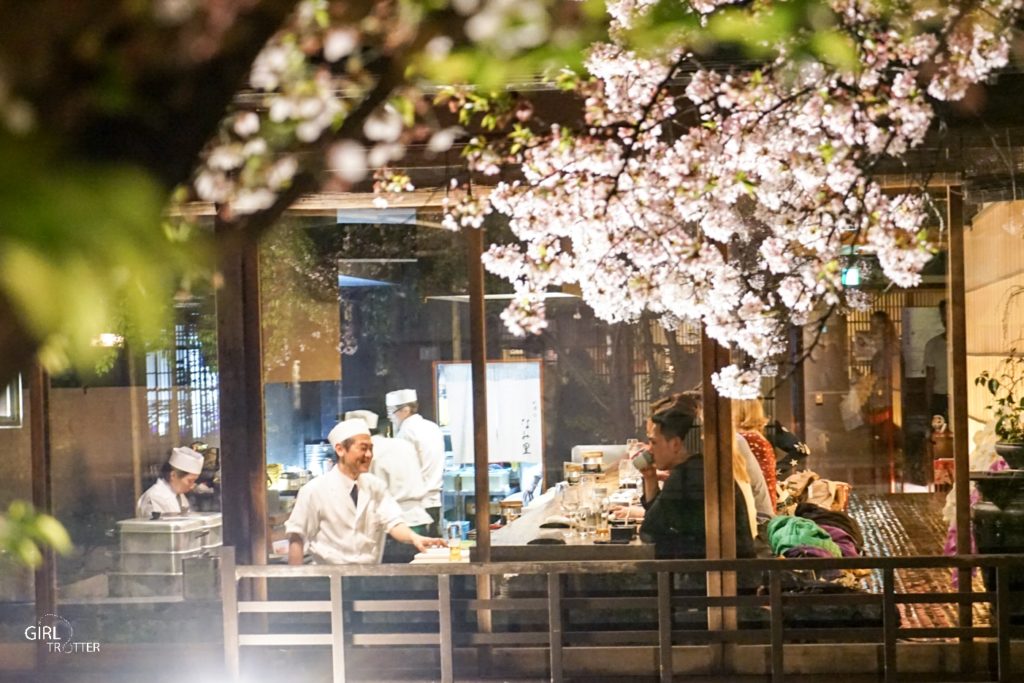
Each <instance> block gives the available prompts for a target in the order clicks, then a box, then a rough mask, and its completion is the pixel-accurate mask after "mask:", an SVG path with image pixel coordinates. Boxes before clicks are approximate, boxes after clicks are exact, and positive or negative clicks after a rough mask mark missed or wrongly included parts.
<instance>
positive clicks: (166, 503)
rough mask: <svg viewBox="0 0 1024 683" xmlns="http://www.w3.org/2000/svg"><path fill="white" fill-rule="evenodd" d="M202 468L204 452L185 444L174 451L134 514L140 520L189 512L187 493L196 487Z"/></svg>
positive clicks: (142, 497)
mask: <svg viewBox="0 0 1024 683" xmlns="http://www.w3.org/2000/svg"><path fill="white" fill-rule="evenodd" d="M202 471H203V456H202V455H200V454H199V453H197V452H196V451H194V450H192V449H191V448H187V447H185V446H181V447H179V448H175V449H174V450H172V451H171V457H170V458H168V459H167V462H165V463H164V466H163V468H162V469H161V470H160V476H159V478H158V479H157V480H156V483H155V484H153V485H152V486H150V487H149V488H148V489H146V491H145V493H143V494H142V495H141V496H140V497H139V501H138V503H136V504H135V516H136V517H138V518H139V519H154V518H155V517H154V516H156V517H159V516H170V515H181V514H185V513H186V512H188V511H189V504H188V498H186V497H185V494H186V493H188V492H189V491H191V490H192V489H193V488H195V485H196V479H198V478H199V474H200V472H202Z"/></svg>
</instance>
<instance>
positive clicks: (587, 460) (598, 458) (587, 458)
mask: <svg viewBox="0 0 1024 683" xmlns="http://www.w3.org/2000/svg"><path fill="white" fill-rule="evenodd" d="M582 458H583V471H584V472H589V473H594V474H596V473H598V472H600V471H601V465H602V461H603V459H604V455H603V454H602V453H601V451H586V452H584V453H583V455H582Z"/></svg>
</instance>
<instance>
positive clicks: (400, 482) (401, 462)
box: [345, 410, 431, 562]
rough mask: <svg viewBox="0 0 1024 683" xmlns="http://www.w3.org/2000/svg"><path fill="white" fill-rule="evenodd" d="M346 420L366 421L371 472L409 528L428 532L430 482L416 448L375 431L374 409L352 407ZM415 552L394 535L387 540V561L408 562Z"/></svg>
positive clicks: (376, 421)
mask: <svg viewBox="0 0 1024 683" xmlns="http://www.w3.org/2000/svg"><path fill="white" fill-rule="evenodd" d="M345 419H346V420H353V419H361V420H363V421H364V422H366V426H367V427H369V428H370V432H371V433H373V436H372V437H371V438H372V440H373V460H372V461H371V462H370V473H371V474H374V475H376V476H378V477H380V478H381V480H382V481H383V482H384V483H385V485H387V487H388V493H390V494H391V496H392V497H393V498H394V499H395V500H396V501H397V502H398V506H399V507H400V508H402V520H403V521H404V522H405V523H406V524H408V525H409V528H410V529H412V530H413V531H415V532H416V533H418V534H427V533H429V532H428V527H429V525H430V524H431V518H430V515H428V514H427V511H426V510H425V509H424V508H423V496H424V495H425V494H426V492H427V485H426V484H425V483H423V473H422V472H421V471H420V459H419V456H418V455H416V448H415V447H414V446H413V445H412V444H411V443H410V442H408V441H406V440H405V439H392V438H389V437H386V436H382V435H380V434H377V433H375V432H376V430H377V424H378V422H379V421H380V418H379V417H378V416H377V413H375V412H373V411H371V410H351V411H349V412H347V413H345ZM414 553H415V550H414V549H413V547H412V546H409V545H406V544H404V543H399V542H398V541H396V540H395V539H393V538H387V539H385V540H384V562H408V561H410V560H411V559H412V556H413V554H414Z"/></svg>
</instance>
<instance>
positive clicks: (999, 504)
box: [971, 469, 1024, 623]
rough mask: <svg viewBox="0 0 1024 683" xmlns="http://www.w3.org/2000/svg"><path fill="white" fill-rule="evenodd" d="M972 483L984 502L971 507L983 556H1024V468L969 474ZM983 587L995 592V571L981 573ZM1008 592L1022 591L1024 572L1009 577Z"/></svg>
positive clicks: (1015, 617)
mask: <svg viewBox="0 0 1024 683" xmlns="http://www.w3.org/2000/svg"><path fill="white" fill-rule="evenodd" d="M971 481H973V482H974V483H975V484H976V485H977V487H978V491H979V492H980V493H981V495H982V497H983V498H984V500H981V501H978V502H977V503H975V504H974V505H973V506H971V517H972V525H973V528H974V539H975V541H976V542H977V544H978V552H979V553H982V554H995V555H1005V554H1024V469H1011V470H1005V471H1002V472H972V473H971ZM982 575H983V577H984V580H985V587H986V588H987V589H988V590H995V588H996V584H995V571H993V570H991V569H988V570H986V571H984V572H983V574H982ZM1009 580H1010V586H1009V588H1010V591H1011V592H1014V593H1018V592H1021V591H1024V569H1020V568H1017V569H1013V570H1011V572H1010V575H1009ZM1022 621H1024V614H1021V613H1020V612H1019V611H1018V612H1016V613H1014V614H1011V622H1014V623H1021V622H1022Z"/></svg>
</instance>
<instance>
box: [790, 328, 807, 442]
mask: <svg viewBox="0 0 1024 683" xmlns="http://www.w3.org/2000/svg"><path fill="white" fill-rule="evenodd" d="M789 340H790V341H789V346H790V356H789V357H790V358H791V359H792V360H793V362H794V363H798V365H797V366H796V367H795V368H793V372H792V374H791V375H790V376H789V380H788V382H789V405H790V410H791V411H792V412H791V417H792V421H791V424H790V428H791V429H792V430H793V433H794V434H796V435H797V437H799V439H800V440H801V441H807V397H806V395H805V387H804V364H803V362H802V361H801V360H800V358H801V357H802V356H803V354H804V328H802V327H798V326H796V325H794V326H793V327H791V328H790V335H789Z"/></svg>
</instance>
